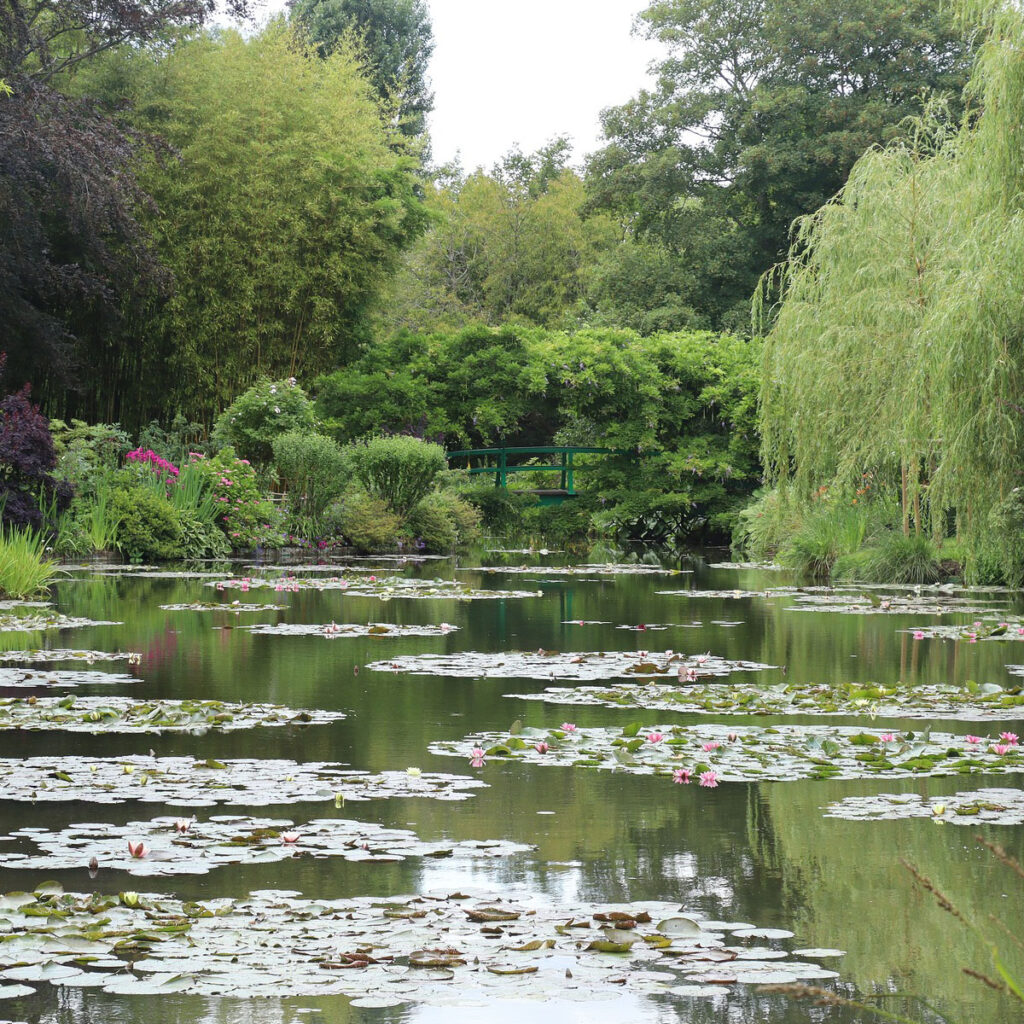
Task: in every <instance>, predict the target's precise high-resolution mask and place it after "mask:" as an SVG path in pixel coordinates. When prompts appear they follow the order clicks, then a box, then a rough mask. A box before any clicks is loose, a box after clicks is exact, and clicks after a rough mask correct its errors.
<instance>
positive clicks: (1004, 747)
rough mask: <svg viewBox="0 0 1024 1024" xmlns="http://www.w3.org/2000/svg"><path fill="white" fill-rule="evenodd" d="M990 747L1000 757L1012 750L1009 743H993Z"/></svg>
mask: <svg viewBox="0 0 1024 1024" xmlns="http://www.w3.org/2000/svg"><path fill="white" fill-rule="evenodd" d="M992 749H993V750H994V751H995V752H996V753H997V754H998V755H999V756H1000V757H1002V756H1003V755H1004V754H1008V753H1009V752H1010V751H1011V750H1013V747H1012V746H1010V744H1009V743H995V744H993V746H992Z"/></svg>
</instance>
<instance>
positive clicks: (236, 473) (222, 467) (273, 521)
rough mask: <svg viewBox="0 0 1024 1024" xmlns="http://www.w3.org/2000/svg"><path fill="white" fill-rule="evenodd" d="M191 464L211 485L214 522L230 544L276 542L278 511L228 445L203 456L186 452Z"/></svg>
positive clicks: (245, 545)
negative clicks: (214, 453)
mask: <svg viewBox="0 0 1024 1024" xmlns="http://www.w3.org/2000/svg"><path fill="white" fill-rule="evenodd" d="M190 458H191V459H192V462H191V467H192V468H194V469H198V470H199V471H200V472H202V473H203V474H205V476H206V478H207V480H209V482H210V484H211V486H212V488H213V500H214V503H215V504H216V506H217V512H216V520H217V525H218V526H219V527H220V528H221V529H222V530H223V531H224V533H225V535H226V536H227V539H228V543H229V544H230V545H231V547H232V548H256V547H273V546H275V545H276V544H277V541H278V537H277V525H278V518H279V517H278V513H277V510H276V509H275V508H274V506H273V505H272V504H271V503H270V502H269V501H267V499H266V498H264V497H263V496H262V495H261V494H260V489H259V486H258V485H257V483H256V471H255V470H254V469H253V468H252V466H251V464H250V463H249V461H248V460H247V459H240V458H238V457H237V456H236V454H235V450H234V448H232V447H230V446H229V447H227V448H223V449H221V451H219V452H218V453H217V454H216V455H214V456H210V457H205V456H203V455H201V454H200V453H198V452H192V453H190Z"/></svg>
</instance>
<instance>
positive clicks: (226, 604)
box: [160, 601, 288, 614]
mask: <svg viewBox="0 0 1024 1024" xmlns="http://www.w3.org/2000/svg"><path fill="white" fill-rule="evenodd" d="M160 608H161V609H162V610H163V611H165V612H235V613H236V614H237V613H239V612H283V611H287V609H288V606H287V605H286V604H246V603H245V602H243V601H193V602H191V603H190V604H162V605H160Z"/></svg>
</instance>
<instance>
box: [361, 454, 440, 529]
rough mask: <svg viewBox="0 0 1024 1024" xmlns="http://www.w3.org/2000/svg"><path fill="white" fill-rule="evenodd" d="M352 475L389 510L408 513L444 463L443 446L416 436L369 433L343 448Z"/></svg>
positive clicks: (432, 481)
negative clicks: (365, 437) (387, 435)
mask: <svg viewBox="0 0 1024 1024" xmlns="http://www.w3.org/2000/svg"><path fill="white" fill-rule="evenodd" d="M345 457H346V460H347V462H348V465H349V466H350V467H351V470H352V474H353V476H354V477H355V478H356V479H357V480H358V481H359V483H360V484H362V486H363V488H364V489H365V490H366V492H367V493H368V494H371V495H373V497H375V498H380V499H381V500H382V501H383V502H384V503H385V504H386V505H387V506H388V508H390V509H391V510H392V511H394V512H397V513H398V514H399V515H405V514H407V513H408V512H409V511H410V510H411V509H412V508H413V506H414V505H416V503H417V502H419V501H420V500H421V499H422V498H424V497H426V495H427V494H429V493H430V490H431V488H432V487H433V485H434V481H435V479H436V478H437V475H438V473H440V472H441V470H443V469H444V468H445V466H446V465H447V462H446V461H445V456H444V449H443V448H442V447H441V446H440V445H437V444H431V443H429V442H425V441H421V440H419V439H418V438H415V437H405V436H394V437H371V438H369V439H368V440H366V441H359V442H356V443H355V444H351V445H349V446H348V448H347V449H346V452H345Z"/></svg>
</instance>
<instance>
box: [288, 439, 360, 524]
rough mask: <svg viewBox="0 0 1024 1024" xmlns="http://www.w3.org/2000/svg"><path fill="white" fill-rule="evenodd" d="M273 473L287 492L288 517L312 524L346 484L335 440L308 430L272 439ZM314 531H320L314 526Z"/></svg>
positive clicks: (344, 465)
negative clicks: (308, 521) (310, 521)
mask: <svg viewBox="0 0 1024 1024" xmlns="http://www.w3.org/2000/svg"><path fill="white" fill-rule="evenodd" d="M274 471H275V472H276V473H277V477H278V480H279V481H280V483H281V485H282V487H283V488H284V489H285V491H286V492H287V500H288V510H289V514H290V515H291V516H292V517H293V518H299V519H305V520H312V522H313V523H314V524H315V523H317V522H318V521H319V520H320V518H321V517H322V516H323V514H324V512H325V511H326V509H327V506H328V505H329V504H330V503H331V502H332V501H333V500H334V499H335V498H336V497H338V495H340V494H341V492H342V491H343V490H344V489H345V484H346V483H347V482H348V464H347V460H346V458H345V455H344V453H343V452H342V450H341V447H340V445H339V444H338V443H337V441H335V440H334V439H333V438H330V437H325V436H324V435H323V434H314V433H310V432H308V431H301V430H293V431H290V432H289V433H287V434H282V435H281V436H280V437H278V438H275V439H274ZM292 532H297V531H295V530H293V531H292ZM313 532H314V533H316V532H319V531H318V530H316V528H315V526H314V527H313Z"/></svg>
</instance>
